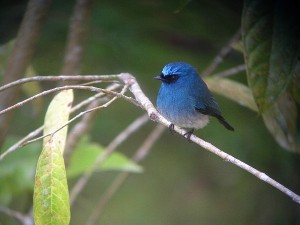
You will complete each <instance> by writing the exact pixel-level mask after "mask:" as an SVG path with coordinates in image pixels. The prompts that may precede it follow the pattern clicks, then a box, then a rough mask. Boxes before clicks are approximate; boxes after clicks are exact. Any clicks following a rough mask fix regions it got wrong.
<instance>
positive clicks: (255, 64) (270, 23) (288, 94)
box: [242, 0, 300, 152]
mask: <svg viewBox="0 0 300 225" xmlns="http://www.w3.org/2000/svg"><path fill="white" fill-rule="evenodd" d="M297 6H298V5H297V3H296V1H284V0H275V1H260V0H246V1H245V3H244V10H243V15H242V38H243V44H244V57H245V62H246V67H247V78H248V83H249V86H250V88H251V90H252V92H253V96H254V99H255V102H256V104H257V106H258V108H259V111H260V112H262V115H263V119H264V122H265V124H266V126H267V128H268V129H269V131H270V133H271V134H272V135H273V137H274V138H275V140H276V141H277V142H278V143H279V145H281V146H282V147H283V148H285V149H287V150H290V151H296V152H299V143H298V141H297V127H296V124H297V106H296V102H298V103H299V102H300V88H299V87H300V85H299V80H300V78H299V76H300V60H299V55H300V26H299V21H300V13H299V7H297Z"/></svg>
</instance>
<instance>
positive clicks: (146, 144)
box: [86, 124, 165, 225]
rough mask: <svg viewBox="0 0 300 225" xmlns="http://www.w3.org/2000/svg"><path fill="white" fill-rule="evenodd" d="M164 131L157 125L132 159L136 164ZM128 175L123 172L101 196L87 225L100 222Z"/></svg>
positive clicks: (162, 127)
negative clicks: (107, 205)
mask: <svg viewBox="0 0 300 225" xmlns="http://www.w3.org/2000/svg"><path fill="white" fill-rule="evenodd" d="M164 130H165V127H164V126H161V125H160V124H158V125H156V127H155V128H154V129H153V131H152V132H151V133H150V135H149V136H148V137H147V138H146V139H145V141H144V142H143V144H142V145H141V146H140V147H139V148H138V150H137V151H136V153H135V154H134V156H133V157H132V160H133V161H134V162H136V163H138V162H140V161H142V160H143V159H144V158H145V157H146V156H147V155H148V153H149V151H150V149H151V147H152V146H153V145H154V143H155V142H156V141H157V140H158V138H159V137H160V136H161V134H162V132H163V131H164ZM128 175H129V173H128V172H121V173H120V174H119V175H118V176H117V177H116V178H115V180H114V181H113V182H112V184H111V185H110V186H109V187H108V188H107V189H106V191H105V192H104V194H103V196H101V198H100V200H99V201H98V204H97V205H96V207H95V208H94V210H93V211H92V213H91V214H90V216H89V218H88V219H87V223H86V225H94V224H96V222H98V218H99V217H100V216H101V214H102V211H103V208H104V206H105V205H106V203H107V202H108V201H109V200H110V199H111V198H112V196H113V195H114V194H115V193H116V192H117V191H118V189H119V188H120V187H121V185H122V184H123V183H124V181H125V180H126V178H127V177H128Z"/></svg>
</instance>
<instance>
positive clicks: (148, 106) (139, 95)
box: [121, 73, 300, 204]
mask: <svg viewBox="0 0 300 225" xmlns="http://www.w3.org/2000/svg"><path fill="white" fill-rule="evenodd" d="M121 78H122V79H123V81H124V83H125V84H130V85H131V86H130V87H129V89H130V91H131V92H132V93H133V95H134V96H135V98H136V100H137V101H138V102H140V104H141V106H142V107H143V108H144V109H145V110H146V111H147V112H148V115H149V117H150V118H151V119H152V120H153V121H155V122H158V123H161V124H163V125H165V126H167V127H169V125H170V124H171V123H170V122H169V121H168V120H166V119H165V118H164V117H163V116H161V115H160V114H159V113H158V112H157V110H156V109H155V108H154V106H153V104H152V103H151V102H150V100H149V99H148V98H147V97H146V96H145V94H144V93H143V91H142V90H141V88H140V86H139V85H138V83H137V82H136V79H135V78H134V77H133V76H132V75H130V74H126V73H124V74H123V75H122V76H121ZM174 130H175V131H176V132H177V133H179V134H181V135H182V136H184V134H185V133H186V132H187V131H186V130H184V129H182V128H179V127H177V126H175V127H174ZM190 140H191V141H193V142H195V143H196V144H198V145H199V146H201V147H202V148H204V149H206V150H208V151H210V152H211V153H213V154H215V155H217V156H219V157H220V158H222V159H223V160H225V161H227V162H230V163H232V164H234V165H236V166H238V167H240V168H242V169H243V170H245V171H247V172H249V173H251V174H253V175H254V176H256V177H257V178H259V179H260V180H262V181H264V182H266V183H268V184H270V185H271V186H273V187H275V188H277V189H278V190H280V191H281V192H283V193H284V194H286V195H287V196H289V197H290V198H292V199H293V200H294V201H295V202H297V203H298V204H300V196H299V195H297V194H296V193H294V192H292V191H291V190H289V189H288V188H286V187H285V186H283V185H282V184H280V183H278V182H277V181H275V180H274V179H272V178H271V177H269V176H267V175H266V174H265V173H263V172H260V171H259V170H257V169H255V168H253V167H251V166H249V165H247V164H246V163H244V162H242V161H240V160H238V159H236V158H234V157H233V156H231V155H229V154H227V153H225V152H223V151H221V150H220V149H219V148H217V147H215V146H213V145H212V144H210V143H208V142H206V141H204V140H202V139H200V138H198V137H197V136H195V135H191V138H190Z"/></svg>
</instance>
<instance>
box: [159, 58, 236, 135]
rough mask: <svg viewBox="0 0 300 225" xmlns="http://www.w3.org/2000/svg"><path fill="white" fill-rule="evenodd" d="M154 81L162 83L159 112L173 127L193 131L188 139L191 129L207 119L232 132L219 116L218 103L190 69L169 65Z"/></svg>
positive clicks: (178, 63) (205, 122) (181, 64)
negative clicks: (210, 118)
mask: <svg viewBox="0 0 300 225" xmlns="http://www.w3.org/2000/svg"><path fill="white" fill-rule="evenodd" d="M155 79H158V80H161V81H162V84H161V87H160V90H159V93H158V96H157V109H158V111H159V112H160V113H161V114H162V115H163V116H164V117H165V118H167V119H168V120H169V121H171V122H172V123H173V124H175V125H178V126H180V127H184V128H192V130H191V131H190V132H188V133H187V137H188V138H189V137H190V135H191V134H192V133H193V131H194V129H199V128H202V127H204V126H206V125H207V123H208V122H209V116H213V117H216V118H217V119H218V120H219V122H220V123H222V124H223V125H224V126H225V127H226V128H227V129H228V130H232V131H233V130H234V129H233V127H232V126H230V125H229V124H228V123H227V122H226V121H225V119H224V118H223V116H222V115H221V112H220V109H219V106H218V104H217V102H216V101H215V99H214V97H213V96H212V94H211V93H210V91H209V90H208V88H207V86H206V84H205V83H204V81H203V80H202V79H201V78H200V76H199V75H198V73H197V71H196V70H195V69H194V67H192V66H191V65H189V64H187V63H184V62H173V63H169V64H167V65H166V66H165V67H164V68H163V70H162V73H161V74H160V76H157V77H155ZM170 128H172V126H171V127H170Z"/></svg>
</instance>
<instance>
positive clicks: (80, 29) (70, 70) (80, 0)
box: [62, 0, 93, 74]
mask: <svg viewBox="0 0 300 225" xmlns="http://www.w3.org/2000/svg"><path fill="white" fill-rule="evenodd" d="M92 3H93V0H77V2H76V5H75V9H74V13H73V16H72V18H71V21H70V28H69V30H70V31H69V36H68V43H67V48H66V53H65V58H64V66H63V69H62V73H63V74H78V73H79V67H80V64H81V61H82V55H83V46H84V42H85V39H86V36H87V30H88V26H87V24H88V21H89V19H90V15H91V9H92Z"/></svg>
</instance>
